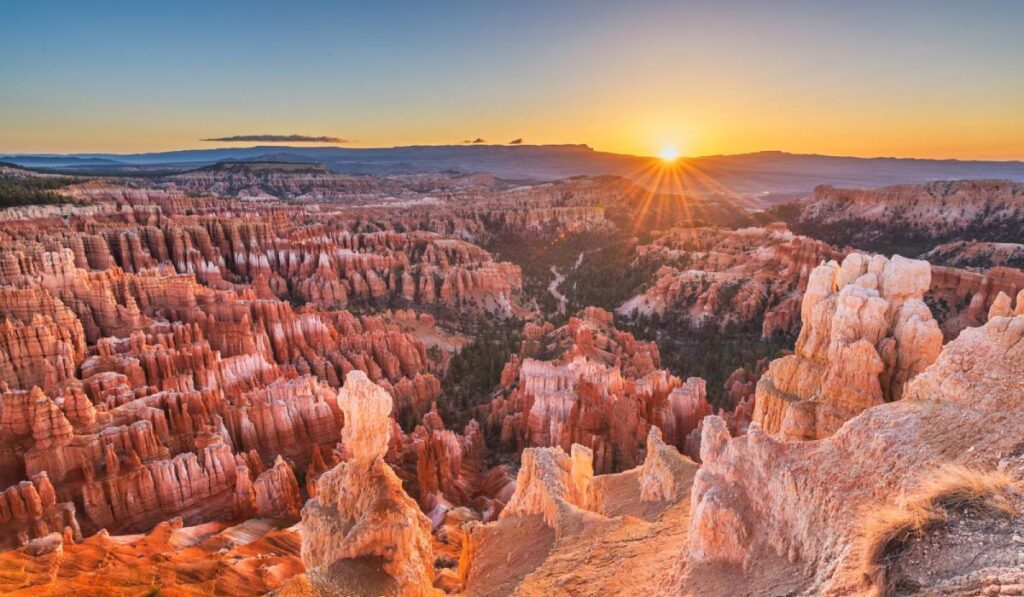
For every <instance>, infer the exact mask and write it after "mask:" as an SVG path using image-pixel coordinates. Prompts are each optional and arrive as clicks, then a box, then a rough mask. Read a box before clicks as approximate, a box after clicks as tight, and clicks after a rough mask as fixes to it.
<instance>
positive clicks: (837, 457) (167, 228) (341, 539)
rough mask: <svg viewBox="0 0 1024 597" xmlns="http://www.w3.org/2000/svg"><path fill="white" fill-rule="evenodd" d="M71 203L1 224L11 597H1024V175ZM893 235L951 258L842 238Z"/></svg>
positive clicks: (277, 179) (252, 179)
mask: <svg viewBox="0 0 1024 597" xmlns="http://www.w3.org/2000/svg"><path fill="white" fill-rule="evenodd" d="M3 175H4V176H5V177H14V178H18V177H22V178H24V179H26V180H35V178H34V177H37V176H38V175H36V174H34V173H32V172H29V171H24V170H20V169H17V168H13V167H5V170H4V171H3ZM43 178H45V177H43ZM45 180H46V181H47V182H45V183H41V184H40V185H36V186H33V185H35V183H31V184H29V183H26V184H23V185H21V187H19V188H22V187H24V188H30V187H31V188H37V187H38V188H37V191H38V192H39V193H43V194H44V195H45V196H46V198H47V200H46V201H43V202H42V204H29V205H19V206H16V207H12V208H9V209H5V210H2V211H0V221H2V222H3V224H2V226H0V591H2V592H5V593H9V592H10V593H16V594H17V593H19V592H20V593H23V594H67V593H68V592H71V591H79V592H81V591H86V592H88V591H90V590H92V591H102V592H106V593H110V594H126V595H127V594H140V593H149V592H154V591H158V590H159V591H160V592H161V593H162V594H163V593H167V594H178V593H180V594H209V593H211V592H212V593H218V594H238V595H245V594H257V593H266V592H271V591H278V592H279V593H280V594H284V595H310V594H326V595H330V594H403V595H428V594H441V593H451V594H456V593H465V594H473V595H484V594H486V595H495V594H523V595H534V594H573V595H575V594H580V595H598V594H601V595H605V594H636V593H639V592H649V593H654V594H697V595H726V594H728V595H739V594H750V595H754V594H822V593H824V594H861V593H870V592H875V593H878V594H884V593H886V592H890V593H892V592H895V593H897V594H904V593H906V594H913V593H931V594H936V593H940V594H941V593H946V594H962V593H970V592H978V593H979V594H980V593H981V592H986V591H987V592H989V593H991V592H993V591H996V592H998V591H1002V592H1003V594H1014V593H1013V591H1015V590H1017V589H1018V588H1019V587H1020V586H1021V583H1020V582H1019V581H1020V570H1021V562H1020V555H1019V554H1020V553H1021V551H1020V547H1019V545H1020V544H1021V543H1022V541H1024V540H1021V539H1020V536H1021V535H1024V531H1021V529H1020V526H1021V522H1020V520H1021V519H1020V514H1019V512H1020V511H1019V502H1020V499H1019V491H1020V483H1021V477H1022V475H1021V474H1020V471H1021V470H1022V468H1024V467H1021V466H1020V462H1019V460H1020V454H1021V452H1022V450H1021V446H1024V437H1019V435H1020V434H1019V433H1017V432H1016V429H1017V428H1018V427H1019V425H1016V423H1015V421H1016V420H1017V419H1018V418H1019V416H1020V414H1021V413H1020V411H1021V408H1022V404H1021V403H1020V397H1021V396H1024V385H1022V384H1024V354H1022V353H1021V350H1022V346H1024V342H1021V337H1022V335H1024V331H1022V326H1024V323H1022V322H1024V293H1022V292H1021V290H1022V288H1024V272H1022V271H1020V270H1018V269H1016V268H1014V267H1013V265H1015V261H1014V259H1016V252H1015V251H1016V250H1015V249H1014V247H1015V246H1016V245H1011V244H1010V243H1011V242H1017V241H1016V240H1013V239H1009V238H1004V236H1005V234H1004V232H1006V231H1007V230H1010V228H1009V227H1008V225H1007V224H1006V222H1016V224H1017V225H1018V226H1019V224H1021V222H1020V217H1019V216H1020V214H1019V213H1018V206H1017V198H1018V195H1019V189H1017V188H1016V187H1014V186H1013V185H1011V184H1010V183H993V182H961V183H942V184H939V183H935V184H929V185H918V186H903V187H894V188H891V189H882V190H877V191H856V192H854V191H850V192H847V191H839V190H836V189H831V188H822V189H818V190H816V191H815V193H814V194H812V195H811V196H810V197H808V198H806V199H804V200H802V201H801V202H800V203H798V204H795V205H792V206H789V207H784V208H778V209H777V212H776V214H775V215H781V216H787V219H788V220H789V221H790V224H791V227H788V226H787V225H786V224H784V223H781V222H775V223H770V224H769V223H767V221H768V220H769V219H770V218H771V217H773V214H765V213H759V212H750V211H745V210H743V209H738V208H737V206H735V205H728V204H725V203H722V202H707V203H700V202H698V201H693V200H689V199H687V200H685V201H684V200H683V199H682V198H679V197H674V196H669V195H652V194H650V193H647V192H645V191H643V189H640V188H639V187H637V186H636V185H634V184H633V183H630V182H628V181H625V180H624V179H619V178H614V177H595V178H585V177H581V178H575V179H568V180H565V181H559V182H554V183H546V184H538V185H527V186H522V185H518V184H514V183H510V182H508V181H502V180H500V179H496V178H495V177H493V176H488V175H471V176H462V175H445V174H437V175H415V176H411V175H394V176H387V177H373V176H349V175H338V174H333V173H331V172H329V171H327V170H326V169H324V168H321V167H318V166H315V165H313V166H311V165H305V164H291V165H275V164H259V163H257V164H233V165H232V164H224V165H218V166H213V167H209V168H204V169H200V170H197V171H195V172H190V173H184V174H178V175H173V176H166V177H163V178H160V177H152V178H147V179H133V178H116V179H111V178H105V179H104V178H90V179H85V178H81V177H79V178H75V179H65V178H60V179H59V180H57V179H54V178H52V177H51V178H45ZM50 194H56V196H57V197H58V199H59V200H57V201H50V199H52V197H50ZM40 196H42V195H40ZM787 210H789V211H787ZM943 210H946V211H943ZM942 213H945V214H947V215H948V214H953V216H955V217H952V216H950V217H943V216H941V214H942ZM793 214H797V215H796V216H794V215H793ZM936 214H940V215H936ZM993 214H996V215H993ZM993 218H994V219H993ZM865 223H872V225H875V226H877V227H878V228H879V230H890V232H891V231H892V230H893V227H894V226H897V227H898V226H904V225H905V226H908V227H909V228H907V229H908V230H910V232H909V233H908V238H909V239H910V240H912V241H913V243H915V244H917V245H921V246H923V247H924V248H923V249H922V250H921V251H920V252H919V253H924V254H926V255H927V256H928V257H929V258H932V259H934V262H932V263H929V262H928V261H925V260H919V259H910V258H904V257H901V256H893V255H881V254H873V253H870V252H866V251H862V250H858V249H856V248H852V247H851V246H847V245H853V247H861V246H864V245H870V244H871V243H872V242H875V241H877V239H878V238H881V236H878V235H875V236H871V235H853V236H850V237H849V238H848V240H843V238H846V237H837V238H835V239H830V238H827V235H823V234H822V232H823V231H824V232H827V231H828V230H832V229H833V228H835V229H839V228H840V227H842V226H847V227H853V226H860V225H864V224H865ZM755 224H761V225H755ZM796 231H799V232H802V233H804V234H806V235H801V234H797V233H796ZM812 232H813V234H812ZM990 233H991V234H990ZM865 234H866V233H865ZM812 237H813V238H812ZM598 239H600V242H599V241H598ZM873 239H874V240H873ZM591 245H592V246H591ZM919 253H914V255H917V254H919ZM588 297H597V298H596V300H595V301H594V302H595V303H600V304H591V303H590V302H589V301H590V299H589V298H588ZM563 309H564V310H565V312H562V311H563ZM789 348H792V350H791V351H789V350H788V349H789ZM698 356H699V357H700V358H697V357H698ZM453 375H455V376H456V377H458V378H457V379H456V378H453ZM701 376H703V377H701ZM952 466H960V467H961V468H959V469H952V468H949V467H952ZM950 471H953V472H950ZM936 479H939V480H942V481H943V483H941V484H937V483H936V482H935V480H936ZM3 488H6V489H3Z"/></svg>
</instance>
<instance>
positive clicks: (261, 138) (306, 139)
mask: <svg viewBox="0 0 1024 597" xmlns="http://www.w3.org/2000/svg"><path fill="white" fill-rule="evenodd" d="M200 141H216V142H218V143H232V142H235V141H244V142H256V143H350V142H351V141H350V140H349V139H342V138H341V137H328V136H320V137H312V136H309V135H233V136H231V137H214V138H212V139H200Z"/></svg>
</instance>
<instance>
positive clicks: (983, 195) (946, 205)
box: [793, 180, 1024, 252]
mask: <svg viewBox="0 0 1024 597" xmlns="http://www.w3.org/2000/svg"><path fill="white" fill-rule="evenodd" d="M1022 196H1024V185H1021V184H1020V183H1014V182H1009V181H999V180H958V181H936V182H930V183H927V184H915V185H909V184H908V185H896V186H891V187H885V188H880V189H837V188H834V187H830V186H820V187H817V188H816V189H815V190H814V192H813V193H812V194H811V195H809V196H807V197H806V198H804V199H803V200H801V201H800V203H799V204H798V205H797V215H796V217H795V219H794V221H793V225H794V226H795V227H796V228H797V229H798V230H800V231H801V232H802V233H804V234H810V235H812V236H815V237H818V238H827V239H828V241H829V242H832V243H837V244H852V245H854V246H857V247H860V248H864V249H870V250H882V249H885V248H888V249H889V250H892V249H893V247H894V246H895V245H899V244H903V245H905V246H910V245H915V246H920V247H921V251H920V252H924V251H928V250H931V249H932V248H934V247H936V245H939V244H941V243H945V242H949V241H954V240H966V241H989V242H992V241H994V242H1012V243H1018V242H1021V241H1022V240H1024V239H1022V238H1020V223H1021V221H1022V219H1024V208H1022V207H1021V197H1022Z"/></svg>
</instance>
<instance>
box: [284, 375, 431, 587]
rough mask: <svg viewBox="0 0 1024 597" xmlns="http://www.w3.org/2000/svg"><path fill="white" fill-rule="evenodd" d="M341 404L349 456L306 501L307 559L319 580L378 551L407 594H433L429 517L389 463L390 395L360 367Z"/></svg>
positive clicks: (304, 547) (344, 390)
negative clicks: (314, 495)
mask: <svg viewBox="0 0 1024 597" xmlns="http://www.w3.org/2000/svg"><path fill="white" fill-rule="evenodd" d="M338 403H339V405H340V406H341V408H342V410H343V411H344V413H345V427H344V430H343V433H342V446H343V449H344V452H345V454H346V456H347V460H345V461H343V462H341V463H340V464H338V465H337V466H335V467H334V468H333V469H331V470H329V471H327V472H326V473H324V474H323V475H322V476H321V477H320V479H319V480H318V481H317V492H316V497H315V498H314V499H312V500H310V501H309V502H308V503H307V504H306V506H305V507H304V508H303V511H302V526H303V535H302V559H303V562H304V563H305V565H306V567H307V568H309V569H311V572H310V576H311V577H313V578H314V579H316V578H318V575H324V576H327V577H333V576H334V575H339V574H342V573H339V572H338V570H339V568H340V569H344V567H345V566H346V565H347V564H351V565H353V566H354V565H355V563H354V562H355V561H359V560H362V559H365V558H379V559H381V560H382V561H383V569H384V571H385V572H387V574H388V575H389V576H390V577H392V578H393V579H394V580H395V582H396V583H397V585H398V587H399V589H398V592H399V593H400V594H402V595H427V594H430V593H431V592H433V590H434V589H433V581H434V568H433V552H432V548H431V544H430V529H431V527H430V520H429V519H428V518H427V517H426V516H425V515H424V514H423V513H422V512H421V511H420V510H419V508H418V507H417V505H416V502H415V501H414V500H413V499H412V498H410V497H409V496H408V495H407V494H406V493H405V491H404V490H403V489H402V484H401V481H399V479H398V476H397V475H395V473H394V471H393V470H392V469H391V467H390V466H389V465H388V464H386V463H385V462H384V455H385V454H386V453H387V450H388V437H389V434H390V431H391V423H390V420H389V418H388V415H389V414H390V412H391V406H392V402H391V396H389V395H388V393H387V392H386V391H384V389H383V388H381V387H380V386H377V385H375V384H374V383H373V382H371V381H370V380H369V379H367V377H366V376H365V375H364V374H363V373H361V372H358V371H354V372H352V373H349V375H348V376H347V377H346V380H345V386H344V387H343V388H342V390H341V392H340V393H339V396H338ZM339 562H340V564H339ZM314 582H317V581H316V580H314ZM322 582H325V583H327V584H329V581H322Z"/></svg>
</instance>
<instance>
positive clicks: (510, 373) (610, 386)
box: [489, 308, 711, 472]
mask: <svg viewBox="0 0 1024 597" xmlns="http://www.w3.org/2000/svg"><path fill="white" fill-rule="evenodd" d="M523 335H524V340H523V345H522V347H521V350H520V355H514V356H513V358H512V359H511V360H510V361H509V363H507V364H506V366H505V369H504V371H503V372H502V388H501V393H500V395H499V396H498V397H497V398H495V399H494V400H493V401H492V402H491V405H490V414H489V422H490V424H491V425H492V426H494V427H495V428H499V429H500V430H501V440H502V443H503V445H504V446H505V447H506V449H509V450H517V449H522V448H525V447H529V446H561V447H562V448H563V450H564V449H568V448H569V447H570V446H571V445H572V444H574V443H578V444H580V445H582V446H585V447H587V448H589V449H590V450H592V451H593V461H594V468H595V470H597V471H598V472H612V471H617V470H623V469H626V468H631V467H633V466H635V465H636V464H638V463H639V462H640V461H641V460H642V454H643V449H644V448H643V447H644V443H645V438H646V437H647V433H648V431H649V430H650V428H651V426H652V425H656V426H660V427H661V428H662V430H663V431H664V432H665V434H666V440H667V441H668V442H669V443H670V444H672V445H675V446H678V447H679V448H682V447H683V446H684V444H685V441H686V436H687V434H689V433H690V432H691V431H692V430H693V429H695V428H696V426H697V424H698V423H699V421H700V419H701V418H702V417H703V416H704V415H706V414H711V406H710V405H709V404H708V402H707V399H706V388H705V385H704V381H703V380H701V379H699V378H690V379H689V380H687V381H686V382H685V383H684V382H683V381H682V380H680V379H679V378H677V377H675V376H673V375H671V374H670V373H668V372H667V371H665V370H663V369H658V364H659V355H658V349H657V346H655V345H654V344H653V343H644V342H638V341H637V340H636V339H635V338H634V337H633V336H632V335H631V334H629V333H626V332H621V331H619V330H617V329H615V327H614V326H613V325H612V318H611V314H610V313H608V312H606V311H602V310H600V309H596V308H590V309H586V310H585V311H583V312H582V313H581V314H580V316H579V317H573V318H570V320H569V323H568V324H566V325H565V326H564V327H562V328H559V329H557V330H556V329H553V328H552V327H551V326H550V325H548V326H546V327H543V328H541V327H538V326H535V325H533V324H527V327H526V329H525V330H524V334H523ZM530 355H538V356H541V355H554V356H552V357H548V358H547V359H546V360H539V359H536V358H531V357H530Z"/></svg>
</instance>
